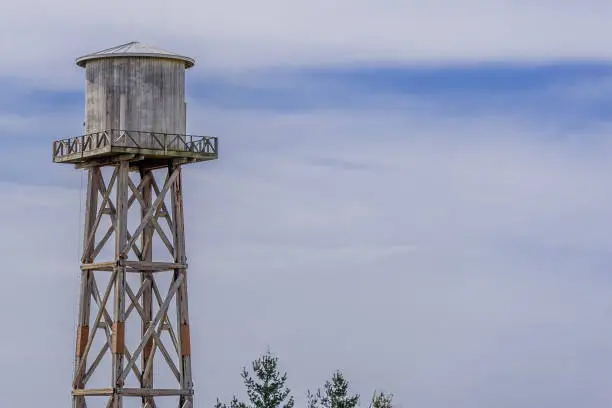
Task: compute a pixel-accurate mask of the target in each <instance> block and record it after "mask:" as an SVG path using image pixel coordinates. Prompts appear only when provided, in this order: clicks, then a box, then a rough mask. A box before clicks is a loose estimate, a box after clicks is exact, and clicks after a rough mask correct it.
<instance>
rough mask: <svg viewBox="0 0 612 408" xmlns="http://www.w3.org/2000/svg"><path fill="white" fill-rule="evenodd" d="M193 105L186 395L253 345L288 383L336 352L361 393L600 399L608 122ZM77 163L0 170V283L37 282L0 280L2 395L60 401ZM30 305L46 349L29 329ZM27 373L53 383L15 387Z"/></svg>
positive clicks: (7, 401)
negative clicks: (20, 176)
mask: <svg viewBox="0 0 612 408" xmlns="http://www.w3.org/2000/svg"><path fill="white" fill-rule="evenodd" d="M190 106H191V108H190V109H192V110H191V111H190V115H191V116H190V117H191V118H193V125H194V126H196V127H199V126H202V127H203V126H204V124H206V129H207V133H210V134H217V135H219V136H221V137H222V142H221V143H222V144H221V146H222V150H221V152H222V156H221V158H220V160H219V161H218V162H215V163H210V164H203V165H194V166H190V167H189V168H187V169H185V173H184V183H185V195H186V202H185V209H186V214H187V217H188V221H187V225H186V228H187V233H188V256H189V265H190V271H191V272H190V284H189V285H190V306H191V313H190V315H191V319H192V330H193V336H194V338H193V345H194V367H195V379H196V384H197V392H198V393H197V401H198V404H199V405H198V406H200V407H205V406H210V405H211V404H212V403H213V401H214V398H215V397H216V396H220V397H222V398H225V399H228V398H229V397H230V396H231V394H232V393H235V392H237V393H238V394H239V395H241V393H240V387H241V384H240V378H239V369H240V367H241V366H242V365H243V364H246V363H248V362H249V361H250V359H252V358H253V357H255V356H256V355H257V354H258V353H259V352H261V351H263V350H264V348H265V346H266V345H270V346H271V347H272V350H273V351H275V352H277V353H278V354H279V355H280V356H281V359H282V360H281V362H282V363H283V365H284V367H286V368H287V370H289V375H290V381H291V385H292V387H293V389H294V391H295V393H296V396H297V397H298V399H299V400H300V401H302V400H303V392H304V391H305V389H306V388H311V389H312V388H315V387H317V386H318V385H320V384H321V383H322V382H323V381H324V380H325V379H326V377H327V376H328V375H329V374H330V373H331V371H332V370H333V369H335V368H342V369H344V370H345V371H346V373H347V376H348V378H349V379H350V380H352V381H353V383H354V385H355V387H356V388H355V389H356V391H359V392H361V393H362V395H363V397H364V398H367V397H368V396H369V393H370V392H371V390H372V388H374V387H384V388H386V389H388V390H389V391H392V392H394V393H395V394H396V396H397V397H396V398H397V401H398V403H400V404H401V406H423V407H431V408H437V407H447V406H449V405H451V403H452V404H453V405H454V406H457V407H468V406H469V407H473V406H484V405H491V406H500V407H506V406H507V407H510V406H517V405H521V406H526V407H532V406H533V407H536V406H538V407H539V406H543V405H545V406H551V405H554V406H558V407H560V408H562V407H574V406H576V405H577V404H578V402H580V406H584V407H599V406H602V405H604V404H605V403H609V402H610V399H609V396H608V392H607V390H608V387H607V385H606V384H604V382H602V381H601V380H600V379H601V378H609V375H610V374H611V372H610V367H611V366H612V365H611V364H610V362H611V361H609V360H610V358H609V357H608V356H610V355H612V349H611V348H610V345H609V341H608V339H609V338H610V336H611V335H612V332H611V331H610V330H609V329H607V328H606V327H608V326H609V325H608V324H607V322H608V316H607V314H608V311H609V310H610V309H611V308H612V300H610V299H612V296H611V295H612V293H611V292H612V287H611V286H610V283H611V281H610V279H609V277H608V276H607V275H606V273H607V269H606V265H608V264H609V261H610V251H609V248H610V244H612V242H611V239H610V236H609V231H610V229H611V227H612V222H611V221H610V220H611V219H612V218H611V217H610V215H611V213H610V208H612V207H611V205H610V204H611V202H612V187H611V185H610V183H609V182H608V176H607V175H608V174H610V173H611V170H612V168H611V167H612V165H611V164H610V162H609V160H608V157H609V156H610V154H611V153H612V145H610V143H609V142H608V141H607V140H606V138H605V137H594V135H590V134H588V133H587V132H583V133H581V134H580V135H579V136H580V137H581V138H578V137H574V138H566V136H567V135H566V134H565V133H562V132H561V131H559V130H554V129H553V130H551V129H550V128H547V129H541V128H539V127H538V125H537V124H534V123H525V122H520V121H518V120H516V119H515V118H494V119H489V118H482V117H480V118H476V117H473V118H463V119H461V118H455V119H448V120H445V119H442V118H440V117H439V116H436V115H430V116H427V115H425V116H423V117H420V118H414V117H412V116H411V115H408V114H402V115H398V114H397V112H393V113H389V114H386V115H385V114H384V113H381V112H377V113H375V114H366V113H364V112H362V113H360V115H355V114H354V113H353V112H350V111H349V112H344V113H343V112H340V111H337V112H329V113H322V112H315V113H308V114H291V115H283V114H263V113H262V112H253V113H248V112H219V111H213V110H210V111H202V109H201V107H198V106H197V104H190ZM594 132H598V130H594ZM551 136H556V137H551ZM595 136H597V133H596V134H595ZM46 169H47V170H48V172H51V170H50V167H49V168H47V167H46ZM54 169H55V170H56V171H57V174H58V175H63V174H68V170H60V167H59V166H56V167H55V168H54ZM71 174H73V178H72V184H71V187H70V188H58V187H52V186H50V187H45V188H40V187H27V186H20V185H15V184H4V185H3V186H2V190H1V191H2V193H0V194H2V199H1V200H0V209H2V212H1V213H0V214H2V215H1V216H0V217H2V218H1V219H0V221H1V222H2V225H3V231H4V234H3V237H4V238H3V239H2V240H1V242H0V243H1V244H2V245H1V246H0V248H2V249H1V250H0V251H1V252H0V255H2V257H3V258H4V259H8V265H7V271H8V272H10V273H9V274H8V275H7V282H8V283H7V288H9V287H10V288H28V291H29V292H28V293H29V294H31V296H22V295H20V294H19V292H17V291H15V290H9V289H6V290H5V292H4V297H3V299H2V302H3V304H4V307H5V308H7V307H10V308H11V309H13V310H20V313H19V314H11V315H10V316H7V319H8V321H6V322H5V323H7V324H8V325H9V326H10V327H17V328H18V331H19V333H20V335H19V336H17V337H15V336H13V337H8V340H7V342H6V344H5V347H4V348H3V350H4V353H3V355H2V358H3V362H4V364H5V365H6V366H7V367H12V369H11V374H10V377H7V378H5V379H3V381H2V382H1V383H2V384H4V385H5V387H6V388H5V389H1V388H0V390H1V391H2V392H0V395H2V397H0V400H2V402H3V403H4V404H3V405H7V406H8V405H15V403H16V402H15V401H19V402H20V403H21V404H22V405H31V406H35V405H41V404H43V402H42V401H45V402H44V404H47V405H49V404H51V405H59V404H61V403H68V401H67V392H68V389H69V386H70V385H69V384H70V371H71V367H70V363H71V362H72V352H73V348H72V346H73V344H72V341H73V330H74V321H73V319H74V312H75V309H74V300H75V298H76V287H77V284H76V276H77V275H76V272H77V249H78V246H79V242H80V240H79V239H78V230H79V226H78V225H79V219H80V217H82V214H80V210H79V195H78V186H79V183H80V180H79V176H77V175H76V174H74V173H71ZM47 177H49V176H47ZM16 214H22V216H20V217H16V216H15V215H16ZM34 249H35V250H36V253H38V254H39V256H38V257H33V256H31V254H32V253H33V252H32V251H34ZM71 271H73V272H71ZM8 272H7V273H8ZM36 278H38V279H39V280H36ZM32 282H36V283H32ZM41 308H43V309H44V313H43V314H42V315H39V312H40V310H41ZM5 310H6V309H5ZM39 316H43V319H42V320H40V317H39ZM279 319H281V323H280V324H279ZM32 322H39V324H31V323H32ZM38 327H42V328H43V329H44V330H45V332H46V333H50V334H49V335H48V336H47V337H46V338H45V341H46V343H45V348H44V349H42V348H40V347H39V346H37V344H36V343H35V342H33V341H29V340H23V339H33V338H38V333H36V332H35V331H34V330H36V328H38ZM24 345H25V346H24ZM15 350H22V352H21V353H22V354H27V355H29V356H36V357H37V358H39V359H40V360H38V364H39V366H38V367H39V370H38V371H34V372H33V371H32V370H31V369H30V367H29V366H27V365H23V364H20V362H21V361H22V358H23V355H22V354H19V353H17V352H14V351H15ZM45 350H54V353H53V355H51V354H50V353H47V352H46V351H45ZM51 371H53V372H55V371H57V372H58V373H59V374H58V375H53V376H51V377H53V378H51V379H50V375H49V372H51ZM7 375H8V374H7ZM26 376H28V378H29V383H28V384H31V383H34V384H39V385H41V386H44V387H47V388H45V389H48V391H49V392H50V393H51V394H50V396H49V395H44V394H38V393H25V394H21V393H20V392H21V391H23V389H22V388H20V386H16V385H15V384H16V380H15V379H16V378H25V377H26ZM45 384H47V385H45ZM28 386H29V385H28ZM9 387H10V388H11V389H8V388H9ZM52 387H54V388H52ZM62 387H63V388H62ZM62 389H64V391H61V390H62ZM441 389H442V390H444V392H440V391H439V390H441ZM17 398H19V399H17Z"/></svg>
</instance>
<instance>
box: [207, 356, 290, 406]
mask: <svg viewBox="0 0 612 408" xmlns="http://www.w3.org/2000/svg"><path fill="white" fill-rule="evenodd" d="M252 369H253V374H254V377H253V376H252V375H251V374H249V372H248V371H247V369H246V367H245V368H243V370H242V379H243V381H244V385H245V387H246V391H247V395H248V396H249V401H250V404H247V403H244V402H240V401H238V399H237V398H236V397H233V399H232V401H231V402H230V405H229V408H293V406H294V404H295V401H294V399H293V396H291V395H290V394H291V391H290V390H289V388H287V387H286V386H285V382H286V381H287V373H284V374H282V375H281V374H280V373H279V371H278V357H276V356H273V355H272V354H271V353H270V352H267V353H266V354H264V355H263V356H261V357H260V358H258V359H257V360H255V361H253V363H252ZM215 408H228V406H227V405H225V404H222V403H221V402H220V401H219V400H218V399H217V403H216V404H215Z"/></svg>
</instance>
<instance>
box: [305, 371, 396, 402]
mask: <svg viewBox="0 0 612 408" xmlns="http://www.w3.org/2000/svg"><path fill="white" fill-rule="evenodd" d="M323 388H324V391H323V392H322V391H321V389H320V388H319V389H318V390H317V393H316V394H312V393H311V392H310V391H308V408H355V407H356V406H357V404H358V403H359V395H357V394H356V395H353V396H350V395H349V383H348V381H347V380H345V379H344V376H343V375H342V373H341V372H340V371H336V372H335V373H334V374H333V375H332V378H331V380H328V381H326V382H325V385H324V387H323ZM377 408H378V407H377ZM382 408H387V407H382Z"/></svg>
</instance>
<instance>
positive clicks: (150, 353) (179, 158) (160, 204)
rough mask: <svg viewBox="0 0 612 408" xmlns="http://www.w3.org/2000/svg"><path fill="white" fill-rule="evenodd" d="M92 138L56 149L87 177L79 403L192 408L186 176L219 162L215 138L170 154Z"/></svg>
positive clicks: (77, 406) (80, 407) (75, 393)
mask: <svg viewBox="0 0 612 408" xmlns="http://www.w3.org/2000/svg"><path fill="white" fill-rule="evenodd" d="M124 134H126V133H124ZM107 135H112V132H108V133H107ZM104 138H106V136H105V137H104ZM86 139H87V137H79V138H74V140H76V141H74V142H68V143H67V142H66V140H72V139H66V140H64V141H58V142H55V143H54V147H53V151H54V161H56V162H64V163H72V164H75V165H76V166H77V167H78V168H82V169H84V170H86V171H87V173H88V181H87V191H86V204H85V228H84V234H83V235H84V237H83V238H84V240H83V253H82V258H81V268H80V269H81V276H80V293H79V311H78V323H77V328H76V347H75V361H74V377H73V383H72V400H73V403H72V406H73V408H85V407H89V408H93V407H106V408H123V407H126V408H129V407H142V408H158V407H166V406H167V407H170V406H172V407H178V408H192V407H193V393H194V389H193V381H192V370H191V342H190V329H189V312H188V300H187V258H186V253H185V229H184V214H183V194H182V181H181V171H182V166H183V165H184V164H186V163H189V162H191V161H202V160H211V159H215V158H216V145H217V143H216V139H215V138H206V139H202V141H203V145H206V149H208V150H207V151H197V150H196V149H194V148H191V150H189V151H187V150H185V146H182V147H178V148H177V147H176V146H170V149H168V146H165V147H166V149H167V151H166V154H163V153H160V152H153V154H151V152H150V151H143V152H141V151H138V150H136V151H134V152H129V151H125V149H126V148H125V146H123V147H121V146H119V149H118V150H113V149H112V148H113V147H117V145H118V144H119V143H118V142H117V141H116V140H114V139H113V138H111V137H110V136H109V137H108V139H106V140H108V141H109V145H110V146H109V147H108V148H104V149H100V147H99V146H98V147H96V146H95V143H89V144H88V142H87V140H86ZM124 139H127V138H124ZM100 140H101V139H100ZM113 142H115V145H114V146H113V145H112V143H113ZM71 143H72V144H71ZM160 145H161V147H160V150H161V149H163V148H164V146H163V144H160ZM62 146H63V147H62ZM96 148H97V149H99V150H98V152H97V153H98V154H96V153H95V152H91V151H88V149H90V150H93V149H96ZM134 148H135V149H137V147H134ZM62 149H64V150H62ZM68 155H71V156H68Z"/></svg>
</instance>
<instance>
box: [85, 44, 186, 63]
mask: <svg viewBox="0 0 612 408" xmlns="http://www.w3.org/2000/svg"><path fill="white" fill-rule="evenodd" d="M116 57H154V58H168V59H174V60H179V61H184V62H185V68H191V67H193V66H194V64H195V60H194V59H193V58H189V57H185V56H184V55H179V54H176V53H174V52H170V51H166V50H162V49H159V48H156V47H151V46H150V45H146V44H142V43H139V42H137V41H132V42H129V43H127V44H122V45H118V46H116V47H112V48H108V49H106V50H102V51H98V52H94V53H92V54H87V55H84V56H82V57H79V58H77V60H76V64H77V65H78V66H79V67H85V64H86V63H87V61H89V60H93V59H99V58H116Z"/></svg>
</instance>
